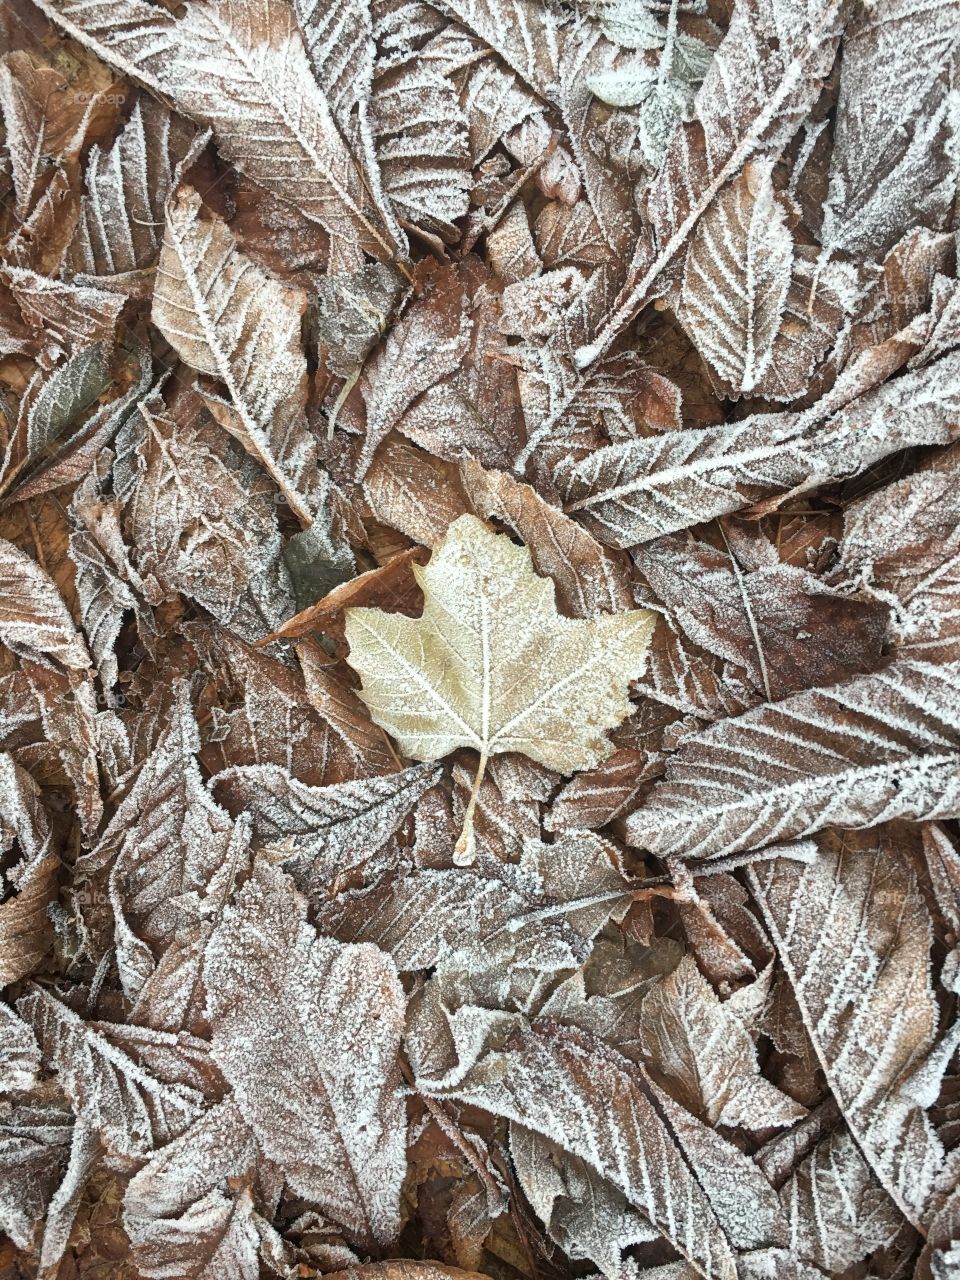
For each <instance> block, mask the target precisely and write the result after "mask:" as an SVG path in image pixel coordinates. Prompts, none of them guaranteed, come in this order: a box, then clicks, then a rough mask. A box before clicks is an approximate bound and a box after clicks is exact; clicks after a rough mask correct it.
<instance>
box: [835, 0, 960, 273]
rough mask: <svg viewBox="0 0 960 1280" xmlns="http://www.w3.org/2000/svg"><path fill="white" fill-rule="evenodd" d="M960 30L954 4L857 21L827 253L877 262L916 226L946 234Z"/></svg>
mask: <svg viewBox="0 0 960 1280" xmlns="http://www.w3.org/2000/svg"><path fill="white" fill-rule="evenodd" d="M958 22H960V8H958V6H957V5H956V4H955V3H950V2H949V0H948V3H946V4H939V5H936V6H935V7H934V8H932V9H929V10H928V9H919V10H918V9H914V8H913V6H912V5H909V4H905V3H903V0H884V2H883V3H881V4H879V5H877V6H876V7H875V8H873V9H871V10H870V13H869V14H867V13H858V14H857V15H856V16H854V17H853V18H852V20H851V22H850V25H849V27H848V28H847V31H846V32H845V35H844V42H843V62H842V64H841V74H840V96H839V100H838V102H837V122H836V126H835V130H836V132H835V141H834V147H833V157H832V163H831V166H830V188H829V192H828V195H827V200H826V204H825V208H824V225H823V244H824V246H825V247H826V248H827V249H829V250H833V251H836V250H841V251H846V252H853V253H856V254H864V255H869V256H871V257H879V256H880V255H881V254H882V253H883V252H884V251H885V250H886V249H889V248H890V247H891V245H893V243H894V242H895V241H896V240H898V239H899V237H900V236H901V235H902V233H903V232H904V231H907V230H909V229H910V228H911V227H913V226H915V225H916V224H917V223H921V224H922V225H924V226H927V227H930V228H931V229H932V230H934V231H938V230H940V229H941V228H943V227H945V226H946V225H947V217H948V210H949V209H950V207H951V204H952V201H953V199H954V195H955V185H956V182H955V178H956V175H955V165H956V158H955V154H956V153H955V151H954V152H951V142H950V139H951V135H955V134H956V131H957V127H958V104H957V101H956V97H955V94H954V95H951V94H950V93H949V92H946V91H945V85H946V84H947V83H948V82H950V78H951V75H955V68H956V62H957V52H958V39H957V26H958ZM918 48H922V49H923V51H924V56H923V57H922V58H917V57H916V56H915V51H916V50H917V49H918ZM951 68H953V70H951ZM881 140H882V142H881ZM953 145H954V147H955V145H956V143H955V140H954V143H953Z"/></svg>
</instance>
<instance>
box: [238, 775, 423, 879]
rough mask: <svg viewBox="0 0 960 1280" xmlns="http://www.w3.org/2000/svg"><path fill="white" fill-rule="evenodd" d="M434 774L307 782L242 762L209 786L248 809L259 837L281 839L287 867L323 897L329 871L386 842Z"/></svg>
mask: <svg viewBox="0 0 960 1280" xmlns="http://www.w3.org/2000/svg"><path fill="white" fill-rule="evenodd" d="M438 778H439V770H438V769H437V768H436V766H430V765H413V766H412V767H411V768H409V769H404V770H403V771H402V772H400V773H394V774H390V775H388V776H387V777H384V778H363V779H360V780H358V781H356V782H340V783H336V784H335V785H333V786H329V787H311V786H307V785H306V784H305V783H302V782H299V781H298V780H297V779H296V778H294V777H291V775H290V774H289V773H288V772H287V771H286V770H285V769H281V768H278V767H277V766H276V765H247V766H242V765H241V766H239V767H237V768H234V769H227V770H224V772H222V773H219V774H217V776H216V777H215V778H214V779H213V785H214V787H215V789H216V792H217V794H218V795H220V796H222V797H223V798H224V799H225V802H226V803H228V804H229V805H230V807H231V809H238V810H240V809H242V810H243V811H244V812H246V813H249V814H250V816H251V817H252V819H253V822H254V827H255V830H256V832H257V834H258V835H259V836H260V837H261V838H262V839H265V840H272V841H284V840H286V847H287V848H288V849H289V862H288V866H289V869H290V870H291V871H293V873H294V874H295V876H296V878H297V879H298V881H300V882H302V883H303V884H304V886H305V887H307V888H309V889H310V891H311V892H316V893H317V894H322V893H323V892H324V891H325V889H326V887H327V885H328V884H329V883H330V881H331V879H332V878H333V877H334V876H336V875H337V874H339V873H341V872H343V871H346V870H347V869H348V868H349V867H350V866H353V865H356V863H358V862H361V861H365V860H366V859H367V858H369V857H370V856H371V855H372V854H373V853H375V852H376V851H377V849H378V848H380V847H381V846H382V845H383V844H385V843H386V842H387V841H388V840H389V838H390V836H391V835H393V833H394V831H396V829H397V828H398V827H399V826H400V824H401V823H402V822H403V820H404V819H405V818H406V816H407V814H408V813H409V812H410V810H411V808H412V807H413V805H414V804H415V803H416V802H417V800H418V799H419V798H420V796H422V795H423V793H424V792H425V791H426V790H427V788H428V787H430V786H432V785H433V784H434V783H435V782H436V781H437V780H438Z"/></svg>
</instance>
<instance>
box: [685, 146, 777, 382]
mask: <svg viewBox="0 0 960 1280" xmlns="http://www.w3.org/2000/svg"><path fill="white" fill-rule="evenodd" d="M772 168H773V166H772V163H771V162H769V161H759V160H754V161H751V162H750V164H748V165H747V166H746V168H745V169H744V170H743V172H742V173H741V174H740V176H739V177H738V178H737V180H736V181H735V182H732V183H731V184H730V185H729V186H728V187H726V188H725V189H724V190H723V192H721V194H720V195H719V196H718V197H717V199H716V200H715V201H714V202H713V204H712V205H711V206H710V209H709V210H708V211H707V213H706V214H705V215H704V217H702V218H701V219H700V222H699V223H698V224H697V229H696V232H695V233H694V236H693V239H692V240H691V243H690V249H689V252H688V253H687V256H686V262H685V265H684V270H683V284H682V285H681V289H680V306H679V310H678V315H679V318H680V321H681V323H682V324H683V325H684V327H685V328H686V329H687V331H688V332H689V333H690V336H691V337H692V338H693V341H694V343H695V344H696V346H697V349H698V350H699V352H700V354H701V355H702V356H703V357H704V359H706V360H708V361H709V362H710V364H711V366H712V367H713V369H714V370H715V371H716V372H717V373H718V374H719V376H720V377H721V378H722V379H724V380H725V381H726V382H727V383H729V384H730V388H731V395H732V398H734V399H735V398H736V397H737V396H738V395H750V394H751V392H753V391H754V389H755V388H756V386H757V385H758V383H760V382H761V380H762V379H763V376H764V374H765V373H766V370H767V368H768V366H769V364H770V362H771V360H772V358H773V348H774V342H775V341H776V337H777V334H778V332H779V330H780V325H781V322H782V320H783V312H784V306H785V304H786V298H787V290H788V289H789V287H790V275H791V267H792V264H793V240H792V238H791V235H790V232H789V230H788V228H787V222H786V216H785V214H784V211H783V208H782V206H781V205H780V204H779V203H778V201H777V199H776V196H775V194H774V190H773V182H772V179H771V173H772Z"/></svg>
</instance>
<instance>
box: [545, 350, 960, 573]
mask: <svg viewBox="0 0 960 1280" xmlns="http://www.w3.org/2000/svg"><path fill="white" fill-rule="evenodd" d="M958 398H960V358H958V357H957V356H956V354H954V355H948V356H944V357H942V359H941V360H940V361H938V362H937V363H936V364H934V365H931V366H930V367H928V368H927V369H925V370H923V371H922V372H918V373H910V374H905V375H904V376H903V377H901V378H897V379H895V380H894V381H892V382H888V383H886V384H884V385H883V386H880V387H878V388H877V389H876V390H874V391H869V392H867V393H866V394H865V395H863V396H861V397H860V398H859V399H856V400H854V401H853V402H852V403H851V404H850V405H849V406H848V407H846V408H844V409H841V410H840V411H839V412H836V413H831V414H829V416H828V415H827V414H825V413H824V411H823V409H818V408H817V407H816V406H814V407H813V408H811V409H808V410H806V411H805V412H804V413H803V414H796V413H778V414H756V415H754V416H752V417H750V418H747V419H746V420H744V421H743V422H739V423H732V424H730V425H725V426H722V427H708V428H705V429H703V430H686V431H674V432H670V433H668V434H667V435H665V436H663V437H661V438H653V439H643V440H632V441H628V442H626V443H623V444H611V445H608V446H607V447H606V448H603V449H597V450H596V451H594V452H593V453H591V454H590V455H589V456H587V457H585V458H584V459H583V460H582V461H577V460H575V459H574V458H573V457H571V458H569V459H565V460H564V462H563V463H562V464H561V465H560V466H559V467H558V468H557V469H556V473H555V478H556V481H557V484H558V487H559V488H560V490H561V492H562V494H563V496H564V498H565V505H564V510H565V511H567V512H568V513H569V514H571V515H576V514H578V513H583V516H584V517H586V518H587V523H588V527H589V528H591V529H592V530H594V531H595V532H596V534H597V536H598V537H600V538H602V540H603V541H605V542H607V543H609V544H610V545H612V546H620V547H629V546H634V545H636V544H637V543H640V542H647V541H649V540H650V539H651V538H655V537H658V536H659V535H660V534H664V533H672V532H673V531H675V530H677V529H684V528H687V527H688V526H690V525H694V524H699V523H700V522H701V521H704V520H708V519H710V518H711V517H713V516H718V515H725V514H727V513H728V512H732V511H737V510H739V509H740V508H742V507H745V506H749V505H750V503H751V502H754V501H756V500H757V499H759V498H760V497H763V496H765V495H766V494H768V493H770V492H771V491H777V492H780V491H783V490H786V489H793V488H811V487H816V486H817V485H820V484H823V483H825V482H827V481H828V480H831V479H839V478H841V477H843V476H847V475H851V474H855V473H857V472H859V471H862V470H864V469H866V468H867V467H869V466H871V465H872V464H873V463H875V462H877V461H879V460H880V459H881V458H885V457H887V456H889V455H890V454H891V453H895V452H896V451H897V450H899V449H905V448H910V447H912V446H914V445H920V444H948V443H950V442H951V441H952V440H953V439H954V438H955V437H956V427H955V425H954V423H955V420H956V409H955V407H954V405H955V402H957V401H958ZM827 403H828V404H829V401H828V402H827ZM825 407H826V406H825Z"/></svg>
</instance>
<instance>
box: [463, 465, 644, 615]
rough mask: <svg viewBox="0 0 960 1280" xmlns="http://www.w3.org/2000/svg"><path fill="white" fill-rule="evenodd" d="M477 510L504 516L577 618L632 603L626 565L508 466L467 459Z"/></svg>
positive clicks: (467, 483) (467, 482)
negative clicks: (518, 478) (499, 468)
mask: <svg viewBox="0 0 960 1280" xmlns="http://www.w3.org/2000/svg"><path fill="white" fill-rule="evenodd" d="M460 470H461V475H462V477H463V482H464V486H465V488H466V491H467V497H468V498H469V499H470V502H471V505H472V506H473V510H474V512H475V513H476V515H478V516H480V517H481V518H483V519H490V518H491V517H492V518H493V519H495V520H499V521H501V522H502V523H503V524H505V525H506V526H507V527H508V528H509V529H510V530H512V532H513V533H515V534H516V535H517V537H518V538H521V539H522V540H523V541H524V542H525V543H526V544H527V546H528V547H529V548H530V557H531V559H532V561H533V564H534V568H535V569H536V570H537V572H538V573H540V574H542V575H543V576H544V577H551V578H553V581H554V583H555V584H556V587H557V597H558V599H559V602H560V605H561V607H562V608H563V609H564V611H565V612H566V613H569V614H570V615H571V616H573V617H574V618H593V617H596V616H597V614H598V613H618V612H620V611H621V610H623V609H626V608H629V606H630V605H631V604H632V599H631V596H630V590H629V587H628V585H627V580H626V576H625V574H624V571H623V565H622V564H621V563H620V562H619V561H618V560H616V559H615V558H614V557H613V556H612V555H610V553H609V552H607V551H605V550H604V548H603V547H601V546H600V545H599V543H597V542H596V541H595V540H594V539H593V538H592V537H591V536H590V534H588V533H587V532H586V530H585V529H582V528H581V527H580V526H579V525H578V524H575V523H574V521H572V520H570V519H569V518H568V517H567V516H565V515H564V514H563V512H562V511H560V510H558V509H557V508H556V507H552V506H551V505H550V504H549V503H548V502H545V501H544V500H543V498H541V497H540V495H539V494H538V493H537V492H536V490H535V489H533V488H531V487H530V485H527V484H519V483H518V482H517V481H516V480H514V479H513V477H512V476H510V475H508V474H507V473H506V472H505V471H487V470H485V469H484V468H483V467H481V466H480V464H479V462H475V461H474V460H473V459H472V458H467V459H466V460H465V461H464V462H463V463H462V464H461V468H460Z"/></svg>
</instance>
